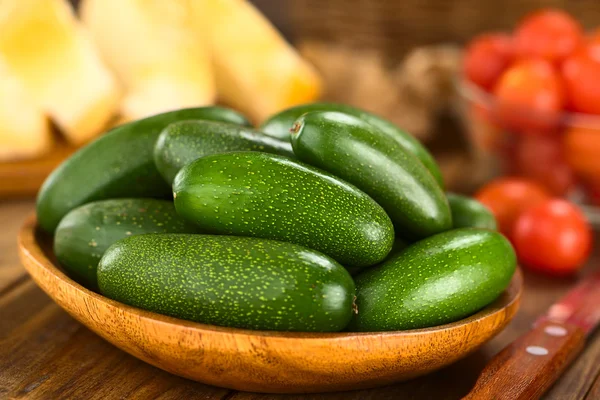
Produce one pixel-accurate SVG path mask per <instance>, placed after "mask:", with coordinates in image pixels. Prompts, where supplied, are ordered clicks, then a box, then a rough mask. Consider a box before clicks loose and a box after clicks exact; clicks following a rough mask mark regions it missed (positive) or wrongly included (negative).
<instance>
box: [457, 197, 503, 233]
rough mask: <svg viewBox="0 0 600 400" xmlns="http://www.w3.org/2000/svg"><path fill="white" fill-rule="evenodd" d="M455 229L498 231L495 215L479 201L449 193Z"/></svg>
mask: <svg viewBox="0 0 600 400" xmlns="http://www.w3.org/2000/svg"><path fill="white" fill-rule="evenodd" d="M446 197H448V203H449V204H450V210H452V224H453V226H454V228H484V229H492V230H496V229H497V226H496V218H495V217H494V214H492V212H491V211H490V210H489V209H488V208H487V207H486V206H484V205H483V204H481V203H480V202H479V201H477V200H475V199H472V198H470V197H466V196H461V195H459V194H454V193H447V194H446Z"/></svg>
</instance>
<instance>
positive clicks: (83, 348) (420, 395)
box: [0, 201, 600, 400]
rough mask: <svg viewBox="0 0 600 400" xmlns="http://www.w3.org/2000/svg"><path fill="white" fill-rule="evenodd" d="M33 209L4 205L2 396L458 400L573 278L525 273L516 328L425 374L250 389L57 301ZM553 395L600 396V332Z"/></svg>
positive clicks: (0, 216)
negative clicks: (300, 388) (33, 243)
mask: <svg viewBox="0 0 600 400" xmlns="http://www.w3.org/2000/svg"><path fill="white" fill-rule="evenodd" d="M33 207H34V206H33V202H32V201H10V202H0V399H4V398H10V399H12V398H27V399H52V400H54V399H67V398H68V399H113V398H115V399H124V398H135V399H147V398H152V399H154V398H160V399H164V400H166V399H192V398H198V399H205V400H208V399H227V400H250V399H254V400H262V399H278V400H279V399H281V400H283V399H285V400H297V399H319V400H327V399H345V400H346V399H347V400H359V399H367V400H368V399H375V400H385V399H394V400H396V399H419V400H421V399H436V400H442V399H459V398H461V397H462V396H463V395H464V394H466V393H467V392H468V391H469V389H470V387H471V386H472V385H473V383H474V381H475V379H476V377H477V375H478V373H479V371H481V369H482V368H483V366H484V365H485V363H486V362H487V360H489V359H490V357H491V356H492V355H494V354H495V353H496V352H497V351H498V350H500V349H501V348H502V347H503V346H505V345H506V344H507V343H509V342H510V341H512V340H513V339H514V338H516V337H517V336H518V335H519V334H521V333H522V332H524V331H526V330H527V329H528V328H529V326H530V324H531V322H532V321H533V320H534V319H535V317H536V316H537V315H539V314H540V313H542V312H544V310H545V309H546V308H547V307H548V306H549V305H550V304H551V303H552V302H553V301H554V300H555V299H556V298H557V297H558V296H560V295H561V294H562V293H564V292H565V291H566V290H567V289H568V288H569V287H570V285H572V284H573V281H569V280H560V279H558V280H557V279H549V278H544V277H541V276H535V275H530V274H525V280H526V289H525V294H524V297H523V302H522V307H521V310H520V312H519V314H518V316H517V317H516V319H515V320H514V321H513V322H512V323H511V324H510V326H509V327H508V328H507V329H506V330H505V331H504V332H502V333H501V334H500V335H499V336H498V337H496V338H495V339H494V340H492V341H491V342H489V343H488V344H486V345H485V346H484V347H483V348H481V349H480V350H479V351H477V352H476V353H474V354H472V355H470V356H469V357H467V358H466V359H464V360H462V361H460V362H458V363H456V364H454V365H453V366H451V367H449V368H446V369H444V370H441V371H439V372H437V373H434V374H431V375H429V376H426V377H423V378H420V379H416V380H413V381H410V382H405V383H399V384H396V385H392V386H387V387H383V388H380V389H372V390H363V391H357V392H345V393H334V394H318V395H262V394H253V393H241V392H236V391H231V390H228V389H221V388H217V387H211V386H207V385H203V384H200V383H196V382H192V381H188V380H185V379H182V378H178V377H176V376H173V375H170V374H168V373H166V372H163V371H161V370H159V369H157V368H154V367H152V366H150V365H148V364H145V363H144V362H142V361H139V360H137V359H135V358H133V357H131V356H130V355H128V354H126V353H124V352H122V351H121V350H119V349H117V348H116V347H114V346H112V345H111V344H109V343H108V342H106V341H104V340H103V339H101V338H100V337H99V336H96V335H95V334H94V333H92V332H91V331H89V330H88V329H87V328H85V327H84V326H83V325H81V324H79V323H78V322H77V321H75V320H74V319H73V318H71V317H70V316H69V315H68V314H67V313H65V312H64V311H62V309H60V308H59V307H58V306H57V305H55V304H54V303H53V302H52V301H51V300H50V298H49V297H48V296H46V294H44V293H43V292H42V291H41V290H40V289H38V288H37V286H36V285H35V284H34V283H33V282H32V280H31V279H29V277H28V276H27V274H26V272H25V270H24V269H23V268H22V267H21V266H20V264H19V260H18V257H17V249H16V235H17V231H18V229H19V226H20V224H21V223H22V221H23V220H24V218H25V217H26V215H27V214H29V213H30V212H31V211H32V209H33ZM596 247H600V246H596ZM596 253H597V254H595V255H594V257H593V259H592V262H590V266H588V268H586V272H587V271H589V270H590V269H591V268H590V267H592V266H593V264H597V263H598V262H599V261H600V251H596ZM599 306H600V305H599ZM546 398H548V399H560V400H565V399H586V400H598V399H600V332H598V333H597V334H596V335H595V336H594V337H592V339H591V340H590V341H589V343H588V346H587V348H586V350H585V352H584V353H583V355H582V356H581V357H579V358H578V359H577V360H576V362H575V364H574V365H573V366H572V367H571V368H570V369H569V370H568V371H567V372H566V374H565V375H564V376H563V377H562V378H561V380H560V381H559V382H558V383H557V384H556V385H555V386H554V387H553V388H552V389H551V391H550V392H549V393H548V395H547V396H546Z"/></svg>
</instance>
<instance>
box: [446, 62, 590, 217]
mask: <svg viewBox="0 0 600 400" xmlns="http://www.w3.org/2000/svg"><path fill="white" fill-rule="evenodd" d="M456 85H457V92H458V95H459V99H460V101H459V104H460V112H461V114H462V117H463V121H464V122H465V124H466V130H467V134H468V136H469V138H470V141H471V143H472V145H473V150H474V153H475V154H476V157H477V159H478V160H477V161H479V162H478V165H482V166H485V167H484V168H485V171H478V173H483V175H484V176H485V178H486V179H493V178H495V177H500V176H512V177H515V176H518V177H525V178H529V179H532V180H534V181H536V182H538V183H539V184H540V185H541V186H544V187H545V188H546V189H547V190H548V191H549V192H550V193H552V194H553V195H554V196H557V197H564V198H568V199H570V200H572V201H575V202H576V203H578V204H579V205H580V206H582V208H583V210H584V212H585V213H586V215H587V216H588V218H589V219H590V221H591V222H592V223H593V224H594V225H600V115H592V114H581V113H574V112H568V111H561V112H556V113H541V112H537V111H536V110H532V109H527V108H523V107H514V106H511V105H507V104H502V103H501V102H499V101H498V100H497V99H496V98H495V96H494V95H493V94H491V93H488V92H486V91H485V90H483V89H481V88H480V87H479V86H477V85H476V84H474V83H472V82H470V81H469V80H467V79H466V78H465V77H464V75H462V74H460V75H459V77H458V78H457V79H456Z"/></svg>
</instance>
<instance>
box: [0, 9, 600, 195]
mask: <svg viewBox="0 0 600 400" xmlns="http://www.w3.org/2000/svg"><path fill="white" fill-rule="evenodd" d="M10 3H14V4H13V5H10ZM63 3H64V4H63ZM80 3H81V4H80ZM159 3H162V5H160V4H159ZM178 3H180V2H179V1H173V2H161V1H158V0H147V1H139V0H125V1H122V2H118V1H114V0H108V1H106V2H101V1H93V0H91V1H82V2H79V1H71V4H72V5H73V6H74V7H75V8H76V9H77V11H76V12H77V13H78V15H77V16H76V17H72V16H71V17H68V16H65V15H62V14H61V13H64V12H65V10H64V5H65V4H67V2H66V1H58V0H56V1H55V0H49V1H47V2H41V0H23V1H18V2H17V1H7V2H5V3H3V5H2V7H1V8H0V11H1V12H2V15H3V17H2V18H4V19H3V22H0V23H2V27H0V32H2V37H3V39H0V76H2V74H4V75H6V76H8V77H10V79H9V78H6V79H5V81H11V82H12V83H11V84H10V85H8V84H5V85H4V86H10V90H11V92H17V94H18V95H14V93H13V94H12V95H10V96H8V95H5V99H4V103H2V104H4V105H5V109H6V110H8V109H9V108H10V109H14V110H17V111H11V112H9V111H5V112H4V113H1V112H0V114H2V115H0V118H3V119H5V120H7V121H8V120H10V121H8V122H10V123H8V122H5V123H4V125H5V126H8V127H11V128H10V129H12V132H9V133H4V134H3V135H4V139H0V146H2V147H3V148H2V149H1V150H0V161H4V162H5V165H4V168H1V167H0V187H1V188H2V189H1V190H0V193H4V195H6V196H8V195H11V194H12V195H15V194H16V195H21V194H23V193H27V192H29V193H32V192H35V190H36V189H37V186H39V183H40V182H41V180H42V179H43V177H44V176H45V175H46V174H47V172H48V170H49V169H51V168H53V167H54V166H55V165H56V164H57V163H58V162H60V160H62V159H63V158H64V157H65V156H66V155H67V154H69V153H70V152H72V151H73V150H74V149H75V148H77V147H79V146H80V145H81V144H83V143H85V142H87V141H89V140H91V139H92V138H93V137H95V136H97V135H99V134H101V132H103V131H105V130H106V129H107V128H110V127H111V126H114V125H115V124H119V123H122V122H126V121H128V120H132V119H136V118H140V117H144V116H147V115H150V114H153V113H156V112H161V111H166V110H167V109H172V108H178V107H184V106H190V105H201V104H211V103H215V102H218V103H222V104H227V105H230V106H233V107H234V108H238V109H241V111H243V112H245V113H247V114H248V115H249V117H250V118H251V119H253V121H254V122H256V123H260V121H261V120H263V119H264V118H266V116H267V115H269V114H272V113H274V112H276V111H278V110H280V109H282V108H285V107H287V106H290V105H293V104H297V103H302V102H308V101H313V100H317V99H319V100H326V101H334V102H342V103H348V104H351V105H354V106H357V107H361V108H364V109H366V110H368V111H372V112H374V113H377V114H379V115H382V116H384V117H386V118H388V119H390V120H391V121H392V122H394V123H396V124H397V125H399V126H400V127H402V128H404V129H405V130H407V131H408V132H409V133H411V134H412V135H414V136H415V137H417V138H418V139H419V140H421V141H422V142H423V143H425V144H426V145H427V146H428V147H429V148H430V149H431V150H432V152H433V153H434V155H435V157H436V158H437V160H438V161H439V163H440V165H441V168H442V170H443V173H444V176H445V179H446V182H447V186H448V188H450V189H452V190H456V191H460V192H473V191H474V190H475V189H476V188H478V187H479V186H480V185H481V184H482V183H484V182H486V181H487V180H489V179H491V178H492V177H494V176H498V175H503V174H510V175H515V174H516V175H525V176H530V177H533V178H535V179H536V180H538V181H540V182H541V183H542V184H543V185H544V186H547V187H548V188H549V190H550V191H551V192H553V193H554V194H556V195H559V196H566V197H575V198H577V199H581V201H582V202H586V203H590V202H591V201H592V200H593V201H595V198H596V197H598V196H597V193H600V183H599V184H596V178H595V177H596V176H598V177H599V179H598V182H600V162H598V163H597V164H598V166H596V162H595V161H589V162H586V163H583V162H578V161H573V162H572V163H571V164H572V165H571V164H570V163H569V160H577V159H581V157H580V156H581V153H582V152H583V151H584V150H582V149H585V151H587V152H588V153H590V152H591V150H590V148H592V147H593V146H596V143H595V142H593V143H591V141H593V140H595V136H596V135H595V134H590V133H589V132H587V136H586V133H581V132H578V133H577V134H576V135H575V134H574V135H571V136H574V137H573V140H571V141H569V143H570V147H568V149H569V150H570V151H571V154H569V155H565V154H564V153H565V145H564V143H563V136H565V135H562V136H561V137H560V138H558V137H557V136H555V135H554V134H555V133H557V132H558V131H559V130H562V131H569V130H570V129H568V128H570V127H573V126H583V127H587V128H591V129H592V130H593V129H594V128H595V125H596V124H595V122H596V121H595V119H594V118H593V117H592V118H587V119H586V118H573V115H572V113H573V112H574V111H575V112H577V111H581V110H573V109H571V108H569V107H570V105H568V104H566V102H563V103H565V104H564V107H563V104H562V103H561V107H559V108H560V110H559V109H557V110H554V112H555V113H558V112H559V111H560V113H561V114H560V120H561V122H560V124H558V123H557V124H555V126H552V129H550V130H552V131H553V135H554V136H553V135H534V136H535V137H536V138H535V139H534V140H531V138H530V137H527V140H525V141H526V142H527V143H525V144H523V145H522V146H521V144H519V143H520V142H519V140H520V139H519V140H517V139H518V138H519V137H521V136H523V135H520V136H519V135H517V136H515V132H516V133H517V134H518V133H519V132H520V131H522V130H528V131H529V132H531V131H532V126H533V130H536V129H537V127H536V125H535V124H531V123H530V124H526V123H525V124H521V125H519V126H515V124H512V125H510V124H506V123H504V122H506V121H504V120H497V119H494V118H493V116H494V115H495V114H494V113H488V114H486V113H485V112H483V111H485V110H488V111H490V110H492V109H493V108H494V104H495V97H494V94H495V93H494V90H492V89H489V88H483V89H484V90H480V89H482V87H481V85H477V82H472V80H469V79H466V80H465V79H463V78H464V74H463V73H462V71H463V68H462V66H463V60H464V57H465V56H464V53H465V51H464V49H465V46H467V45H469V44H470V43H475V42H476V41H477V39H478V37H479V35H482V34H483V35H486V34H488V33H490V32H503V33H505V34H507V35H513V33H514V34H515V35H516V33H515V32H516V31H517V30H518V28H519V23H520V21H522V20H523V18H524V17H526V16H527V15H530V14H531V13H533V12H535V11H537V10H540V9H542V10H543V9H546V10H548V9H555V10H562V11H564V12H566V13H567V15H568V16H570V17H569V18H572V20H573V21H574V23H576V24H577V26H578V27H580V29H581V31H582V33H581V38H580V41H581V42H583V41H584V36H585V35H587V34H591V32H593V31H594V29H595V27H596V24H597V21H600V3H598V2H596V1H592V0H578V1H541V2H540V1H523V0H521V1H505V2H485V1H476V0H456V1H450V2H449V1H439V0H438V1H435V0H426V1H423V0H405V1H393V0H344V1H342V0H327V1H323V0H254V1H252V2H251V3H252V4H254V6H255V8H253V7H252V6H249V5H248V4H247V2H243V1H231V2H229V3H228V5H226V6H223V5H221V6H215V5H213V6H207V5H206V4H209V3H215V4H216V3H218V2H210V1H209V2H204V1H198V2H196V3H194V4H196V5H197V6H196V12H197V13H198V15H200V16H199V17H198V18H197V19H196V20H195V21H184V22H182V21H183V19H182V18H184V16H182V15H177V13H178V12H181V10H179V11H177V10H175V9H174V8H175V7H176V5H177V4H178ZM42 4H44V5H42ZM167 4H168V6H167ZM203 4H204V5H203ZM203 7H208V8H206V9H202V8H203ZM211 7H212V9H210V8H211ZM219 7H221V9H219ZM167 8H168V9H167ZM28 13H29V14H30V15H28ZM53 13H54V14H53ZM59 14H60V15H59ZM9 15H11V17H9ZM194 15H195V14H194ZM178 18H179V19H181V21H179V20H178ZM187 18H188V19H190V18H191V17H190V15H188V16H187ZM202 18H206V19H205V20H203V19H202ZM191 19H193V18H191ZM211 20H212V21H219V22H218V23H216V22H215V23H213V24H212V25H213V27H212V28H210V29H208V28H207V29H208V30H210V31H211V33H206V32H200V33H198V30H197V28H198V27H200V28H202V27H203V25H204V24H206V25H210V21H211ZM7 21H8V22H7ZM32 21H37V22H38V23H37V24H34V23H33V22H32ZM40 21H44V24H41V25H40V24H39V22H40ZM555 22H556V21H555ZM563 22H564V21H562V22H561V20H560V18H559V19H558V20H557V22H556V26H558V27H559V28H557V29H558V32H559V33H558V35H559V36H558V37H560V27H561V26H562V25H561V24H562V23H563ZM28 24H30V25H31V26H34V25H35V26H37V28H36V29H33V28H31V27H29V28H28V27H27V26H28ZM186 24H189V25H190V26H187V25H186ZM552 24H554V22H551V23H550V31H552V29H554V28H552V26H553V25H552ZM183 25H186V28H185V29H187V31H186V30H185V29H184V28H183ZM217 25H222V28H221V30H219V28H218V26H217ZM174 26H178V27H179V28H174ZM41 27H44V28H46V29H49V30H47V31H46V32H45V33H40V32H41V31H42V29H41ZM28 29H30V31H28ZM80 29H83V30H84V31H85V35H84V36H86V38H89V39H90V41H89V43H83V44H82V43H80V42H81V41H82V40H80V39H64V40H65V42H69V43H70V42H77V44H72V43H71V44H69V46H72V47H73V48H72V49H71V50H69V51H66V50H64V48H65V46H62V48H59V47H60V46H61V40H63V39H60V40H59V39H56V37H53V36H52V34H50V33H48V32H54V31H56V32H59V33H60V34H61V35H63V34H64V35H67V36H68V35H78V33H77V32H78V31H79V30H80ZM2 30H4V31H2ZM193 30H195V33H192V31H193ZM186 32H187V33H186ZM584 33H585V35H584ZM186 35H187V38H186ZM211 35H212V36H211ZM280 35H281V36H280ZM207 37H209V39H206V38H207ZM244 37H245V38H244ZM282 37H283V38H285V40H286V41H288V42H289V43H291V44H292V45H293V47H288V46H287V44H285V42H283V39H282ZM511 37H512V36H511ZM11 38H12V39H11ZM248 38H252V39H248ZM585 40H587V39H585ZM206 42H209V43H206ZM238 42H239V43H243V44H239V43H238ZM236 43H238V44H236ZM242 47H244V48H245V50H244V51H242V50H241V49H242ZM480 47H485V45H482V46H480ZM488 47H489V46H488ZM492 47H493V45H492ZM202 48H203V49H204V50H201V49H202ZM60 51H65V56H64V57H62V56H59V55H58V54H60V53H59V52H60ZM203 51H206V52H207V54H204V53H203ZM491 52H492V53H493V50H492V51H491ZM16 53H19V54H18V55H15V54H16ZM83 53H85V54H83ZM251 53H253V54H254V56H253V55H252V54H251ZM23 54H26V55H27V57H25V56H23ZM185 54H187V55H185ZM190 54H193V57H195V59H194V60H192V61H190V57H192V56H190ZM482 54H483V55H482ZM532 56H533V54H532ZM78 57H79V58H78ZM161 57H162V58H163V60H160V58H161ZM474 57H475V58H477V57H479V59H480V60H483V61H479V62H480V64H479V67H480V68H483V69H486V68H488V69H489V68H493V66H492V67H490V62H492V63H493V60H494V58H493V54H492V55H491V56H490V55H489V54H486V53H485V50H482V51H479V53H478V54H476V55H475V56H474ZM25 58H27V60H26V59H25ZM93 58H97V59H95V60H92V61H91V59H93ZM209 58H210V59H212V64H213V65H212V66H209V65H207V63H210V62H211V61H206V60H207V59H209ZM164 59H171V60H172V62H171V65H166V64H169V63H168V62H165V61H164ZM490 59H491V60H492V61H489V60H490ZM78 60H79V61H78ZM475 62H477V60H476V61H475ZM512 63H513V59H512V58H511V61H510V62H507V63H506V65H505V66H504V67H503V69H506V68H508V64H511V65H512ZM96 64H97V65H96ZM41 65H44V68H43V69H42V68H41ZM61 68H63V69H64V71H62V70H61ZM554 68H555V70H556V72H557V73H560V71H559V70H560V68H561V66H557V65H554ZM140 71H141V72H140ZM156 71H158V72H156ZM223 71H224V72H223ZM599 71H600V69H599ZM13 78H14V79H13ZM44 80H46V81H47V82H46V81H44ZM15 81H18V82H15ZM31 82H33V83H31ZM248 82H251V83H248ZM473 83H475V85H473ZM15 85H16V86H19V85H20V86H23V87H24V90H20V88H15V87H14V86H15ZM71 85H73V87H74V88H75V87H77V89H74V88H73V89H72V88H71V87H70V86H71ZM292 86H294V87H293V88H292ZM542 86H543V85H542ZM599 88H600V87H599ZM561 90H562V89H561ZM522 91H526V89H523V90H522ZM20 92H23V93H20ZM251 92H252V94H251ZM5 93H8V91H7V90H6V89H5ZM32 93H33V94H32ZM519 95H520V94H517V95H516V97H518V96H519ZM534 95H535V94H534ZM67 97H72V100H69V99H67ZM513 97H515V96H513ZM542 97H543V96H542ZM15 98H17V99H18V100H19V101H18V102H16V101H15V100H14V99H15ZM58 98H60V101H59V100H58ZM0 101H1V100H0ZM69 101H71V102H72V103H76V104H66V103H69ZM532 101H533V100H532ZM592 101H594V100H593V99H592ZM61 102H62V103H65V104H62V103H61ZM16 103H22V104H24V105H27V106H30V107H19V108H18V104H16ZM58 103H61V104H58ZM8 105H10V107H8ZM521 105H522V106H523V107H522V108H523V109H527V107H526V106H529V104H521ZM86 107H87V108H86ZM536 107H537V106H536V105H533V106H532V107H531V108H532V109H535V108H536ZM84 108H85V109H84ZM25 109H26V111H25ZM482 110H483V111H482ZM538 111H539V110H538ZM521 112H524V111H521ZM536 112H537V111H535V110H534V111H533V113H531V115H525V116H523V118H524V119H536V120H539V119H542V120H547V119H552V118H558V117H557V115H554V114H553V115H538V114H539V113H538V114H536ZM568 113H570V114H568ZM4 114H7V115H4ZM16 114H19V117H18V118H16V117H15V115H16ZM567 114H568V115H567ZM586 114H589V113H586ZM588 116H589V115H588ZM24 119H26V120H28V121H29V122H28V124H24V123H23V122H22V121H23V120H24ZM504 119H505V120H506V118H504ZM513 119H514V118H513ZM48 121H49V122H50V123H51V125H49V126H48V127H47V126H46V125H47V123H48ZM538 125H539V124H538ZM555 131H556V132H555ZM542 136H543V139H541V140H538V139H539V137H542ZM584 136H586V137H584ZM589 136H594V138H593V139H590V138H589ZM515 137H517V139H515ZM0 138H1V136H0ZM517 142H519V143H517ZM519 146H521V147H524V149H523V148H522V149H521V150H519V149H518V148H517V147H519ZM590 146H591V147H590ZM507 148H508V150H507ZM597 148H598V149H599V151H600V143H598V145H597ZM507 152H508V153H510V154H509V155H508V156H507ZM519 152H521V153H523V152H526V153H527V154H531V153H533V154H542V155H544V156H545V157H546V158H543V157H542V158H541V159H539V158H535V159H534V160H528V162H524V163H521V164H528V165H525V167H523V165H519ZM586 154H587V153H586ZM586 157H587V158H586V160H587V159H591V158H595V157H596V153H595V152H594V153H593V154H591V155H586ZM32 160H37V162H35V163H32V162H31V161H32ZM592 164H593V165H592ZM539 165H546V166H549V165H550V166H554V165H559V166H558V167H556V166H555V167H552V168H549V167H548V168H545V170H544V171H539V169H540V168H539ZM531 166H533V170H534V171H531V169H532V168H531ZM536 166H538V167H537V169H538V170H535V169H536ZM522 167H523V168H522ZM524 169H525V170H524ZM548 169H551V171H550V172H548ZM15 174H17V175H18V176H17V178H15ZM2 182H3V183H2ZM590 199H592V200H590Z"/></svg>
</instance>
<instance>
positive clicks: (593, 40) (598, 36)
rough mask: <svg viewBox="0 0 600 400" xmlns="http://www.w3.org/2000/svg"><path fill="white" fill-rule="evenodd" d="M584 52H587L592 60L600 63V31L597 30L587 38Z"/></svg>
mask: <svg viewBox="0 0 600 400" xmlns="http://www.w3.org/2000/svg"><path fill="white" fill-rule="evenodd" d="M584 51H586V52H587V54H588V55H589V56H590V57H591V58H592V59H594V60H595V61H598V62H600V29H596V30H595V31H594V32H592V34H591V35H589V36H588V37H587V40H586V42H585V48H584Z"/></svg>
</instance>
